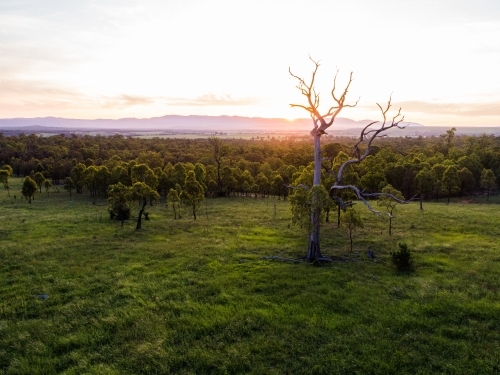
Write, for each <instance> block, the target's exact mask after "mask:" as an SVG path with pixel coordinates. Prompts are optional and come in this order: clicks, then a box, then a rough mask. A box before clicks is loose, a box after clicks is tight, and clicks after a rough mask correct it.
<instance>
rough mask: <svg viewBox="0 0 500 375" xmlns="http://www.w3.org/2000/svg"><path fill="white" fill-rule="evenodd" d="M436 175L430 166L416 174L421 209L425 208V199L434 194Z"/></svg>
mask: <svg viewBox="0 0 500 375" xmlns="http://www.w3.org/2000/svg"><path fill="white" fill-rule="evenodd" d="M436 181H437V179H436V176H435V174H434V173H432V171H431V170H430V169H428V168H423V169H421V170H420V171H419V172H418V173H417V175H416V176H415V183H416V186H417V192H418V193H419V195H420V210H423V209H424V207H423V200H424V198H427V197H428V196H430V195H431V194H432V192H433V191H434V185H435V184H436Z"/></svg>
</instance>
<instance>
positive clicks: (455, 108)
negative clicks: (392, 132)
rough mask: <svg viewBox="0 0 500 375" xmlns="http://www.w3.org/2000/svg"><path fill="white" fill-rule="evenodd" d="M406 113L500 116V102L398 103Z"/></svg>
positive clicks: (414, 101) (415, 101)
mask: <svg viewBox="0 0 500 375" xmlns="http://www.w3.org/2000/svg"><path fill="white" fill-rule="evenodd" d="M398 106H401V108H402V111H403V112H404V113H420V114H434V115H436V114H437V115H447V116H449V115H454V116H463V117H483V116H484V117H491V116H500V101H494V102H470V103H445V102H428V101H417V100H413V101H412V100H410V101H404V102H398Z"/></svg>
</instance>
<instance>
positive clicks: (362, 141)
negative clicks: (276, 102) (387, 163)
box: [289, 57, 406, 262]
mask: <svg viewBox="0 0 500 375" xmlns="http://www.w3.org/2000/svg"><path fill="white" fill-rule="evenodd" d="M309 58H310V60H311V61H312V62H313V64H314V69H313V72H312V75H311V80H310V81H309V83H307V82H306V81H305V80H304V79H303V78H301V77H299V76H297V75H295V74H293V73H292V71H291V69H289V73H290V75H291V76H292V77H293V78H295V79H296V80H297V81H298V84H297V86H296V87H297V89H298V90H299V91H300V93H301V94H302V95H303V96H305V98H306V101H307V103H306V104H305V105H302V104H290V106H291V107H299V108H303V109H305V110H306V111H307V112H308V113H309V115H310V116H311V119H312V120H313V126H314V127H313V129H312V130H311V135H312V136H313V138H314V178H313V185H314V186H318V185H320V183H321V167H322V158H321V136H322V135H323V134H326V130H327V129H328V128H329V127H330V126H331V125H332V124H333V123H334V121H335V118H336V117H337V115H338V114H339V113H340V112H341V111H342V109H343V108H346V107H351V108H352V107H355V106H356V105H357V104H358V102H359V98H358V100H357V101H356V102H355V103H354V104H347V103H346V96H347V92H348V90H349V87H350V85H351V83H352V81H353V78H352V72H351V74H350V75H349V81H348V83H347V85H346V86H345V88H344V90H343V91H342V93H341V95H340V96H338V93H336V90H337V75H338V70H337V72H336V73H335V76H334V79H333V88H332V90H331V96H332V99H333V105H332V106H330V108H329V109H328V110H327V111H326V112H320V109H319V106H320V96H319V93H317V92H316V89H315V79H316V74H317V72H318V68H319V66H320V63H319V61H315V60H313V59H312V58H311V57H309ZM377 105H378V107H379V108H380V110H381V112H382V116H383V122H382V124H380V122H379V121H374V122H372V123H370V124H368V125H367V126H366V127H365V128H363V130H362V131H361V135H360V137H359V140H358V142H357V143H356V144H355V145H354V151H353V155H354V157H353V158H352V159H350V160H348V161H346V162H345V163H343V164H342V165H341V167H340V168H339V170H338V173H337V174H336V176H335V183H334V184H333V186H332V187H331V188H330V196H331V198H332V199H334V200H335V201H336V202H337V204H338V205H339V206H340V208H341V209H346V208H347V206H348V205H349V204H348V203H347V202H344V201H343V200H342V199H341V198H340V197H338V196H336V195H335V194H334V192H335V191H336V190H337V191H340V190H343V189H350V190H352V191H353V192H354V193H355V194H356V196H357V197H358V199H360V200H361V201H362V202H363V203H364V204H365V205H366V206H367V207H368V208H369V209H370V211H372V212H374V213H375V214H377V215H378V214H380V213H381V212H378V211H376V210H374V209H373V208H372V207H371V205H370V204H369V203H368V201H367V199H368V198H369V197H376V196H380V195H386V194H383V193H374V194H373V193H372V194H364V193H363V192H361V191H360V190H359V188H358V187H356V186H353V185H342V178H343V175H344V171H345V169H346V168H347V167H348V166H349V165H351V164H354V163H361V162H362V161H363V160H364V159H365V158H366V157H367V156H368V155H369V154H370V151H371V145H372V142H373V140H374V139H375V138H376V137H378V136H381V135H383V133H384V132H385V131H387V130H388V129H391V128H394V127H398V128H402V127H403V126H401V125H400V123H401V121H403V119H404V116H402V115H401V109H400V110H399V111H398V113H397V114H396V116H394V117H393V118H392V121H387V112H388V111H389V109H390V107H391V98H389V102H388V103H387V107H386V108H385V109H384V108H382V106H380V105H379V104H378V103H377ZM363 147H365V148H364V150H363V149H362V148H363ZM393 198H395V199H396V200H398V199H397V198H396V197H393ZM312 199H313V200H314V197H313V198H312ZM398 201H399V200H398ZM311 203H312V204H311V207H313V208H312V209H311V228H312V230H311V233H310V235H309V245H308V250H307V255H306V258H305V259H306V260H308V261H311V262H314V261H329V259H328V258H325V257H324V256H323V255H322V253H321V249H320V217H321V208H320V207H319V206H318V205H315V204H314V202H311ZM401 203H406V202H404V201H402V202H401ZM351 204H352V203H351ZM385 214H387V213H385Z"/></svg>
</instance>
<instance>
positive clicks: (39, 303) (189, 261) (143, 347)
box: [0, 179, 500, 374]
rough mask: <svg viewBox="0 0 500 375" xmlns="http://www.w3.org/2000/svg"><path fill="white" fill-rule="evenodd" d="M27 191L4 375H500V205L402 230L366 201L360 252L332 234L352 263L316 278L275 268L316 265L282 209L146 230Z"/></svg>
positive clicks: (13, 241) (2, 324)
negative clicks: (404, 257) (408, 260)
mask: <svg viewBox="0 0 500 375" xmlns="http://www.w3.org/2000/svg"><path fill="white" fill-rule="evenodd" d="M20 183H21V180H20V179H12V182H11V187H12V188H11V198H9V197H8V196H7V192H5V191H3V190H2V191H0V297H1V298H0V374H55V373H61V374H169V373H173V374H225V373H227V374H245V373H250V374H431V373H439V374H494V373H500V354H499V353H500V299H499V297H500V293H499V291H500V244H499V241H498V238H499V235H500V211H499V208H500V206H499V205H498V204H497V203H490V204H486V202H485V201H480V202H483V203H481V204H462V203H459V202H455V203H452V204H450V205H446V204H445V203H444V202H443V203H427V204H425V203H424V211H420V210H419V209H418V204H417V203H415V204H413V203H412V204H410V205H406V206H399V207H398V208H397V212H396V215H397V218H396V219H395V220H394V221H393V235H392V236H391V237H389V236H388V234H387V233H388V230H387V221H386V220H385V219H377V218H376V217H375V216H373V215H372V214H370V213H369V212H368V211H367V210H365V209H364V208H363V207H362V206H361V204H358V205H356V209H358V210H359V211H360V212H361V214H362V217H363V219H364V222H365V228H364V229H361V230H359V231H358V232H357V233H356V235H355V238H354V240H355V250H354V252H353V253H350V252H349V251H348V250H347V249H348V240H347V235H346V233H345V232H344V231H343V230H340V229H337V228H335V227H334V226H333V225H331V224H330V225H325V227H324V228H323V232H322V236H323V237H322V249H323V251H324V253H325V255H327V256H337V257H339V258H340V257H342V258H343V259H346V260H349V261H335V262H333V263H332V264H329V265H325V266H322V267H314V266H311V265H309V264H306V263H298V264H295V263H288V262H286V263H283V262H279V261H272V260H268V259H260V258H261V257H263V256H272V255H278V254H281V255H282V256H283V257H290V258H297V257H299V256H301V255H305V252H306V246H307V238H306V235H305V233H304V231H303V230H301V229H300V228H297V227H293V226H290V225H289V223H290V210H289V206H288V202H283V201H282V200H276V199H261V198H258V199H249V198H245V199H243V198H220V199H207V200H206V204H205V202H204V203H203V206H202V209H201V210H200V213H199V216H198V220H197V221H193V220H192V219H191V218H190V217H189V215H188V213H187V212H186V213H185V215H184V217H183V219H180V220H173V213H172V211H171V209H169V208H167V207H165V205H164V204H161V205H156V206H154V207H148V211H149V212H150V217H151V219H152V220H151V221H146V222H144V223H143V229H142V230H140V231H135V229H134V228H135V225H134V223H133V222H129V223H126V224H125V226H124V227H123V228H122V227H121V226H120V224H119V222H116V221H110V220H109V215H108V213H107V208H106V202H105V200H97V201H96V202H95V204H93V202H92V201H91V200H90V199H89V198H88V197H87V196H77V195H75V194H74V197H73V198H70V197H69V195H68V193H67V192H64V191H62V188H61V187H59V189H60V190H61V192H60V193H57V194H56V193H52V194H51V196H50V197H47V195H46V194H45V193H43V194H38V195H37V196H36V198H35V200H34V202H33V204H31V205H29V204H28V202H27V201H25V200H24V199H20V196H21V194H20V192H19V191H20ZM14 194H15V195H16V196H17V198H16V199H14V198H13V195H14ZM401 241H405V242H406V243H407V244H408V245H409V248H410V249H411V250H412V251H413V252H414V258H415V260H414V262H415V272H413V273H411V274H399V273H398V272H396V270H395V269H394V267H393V266H392V265H391V262H390V255H389V252H390V251H394V250H396V249H397V244H398V242H401ZM368 247H370V248H372V249H374V252H375V255H376V259H375V261H371V260H369V259H368V258H367V257H366V256H365V253H366V250H367V248H368Z"/></svg>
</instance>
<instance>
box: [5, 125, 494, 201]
mask: <svg viewBox="0 0 500 375" xmlns="http://www.w3.org/2000/svg"><path fill="white" fill-rule="evenodd" d="M324 138H325V139H324V140H325V141H326V142H324V144H323V146H322V151H321V153H322V156H323V157H324V160H323V167H324V168H323V171H322V175H323V179H322V184H324V185H325V187H326V188H327V189H328V188H329V187H330V186H331V185H332V177H331V173H329V171H330V172H335V168H338V166H339V165H340V164H341V163H342V162H344V161H345V160H347V159H349V158H351V157H352V154H353V148H352V146H353V144H355V143H356V139H355V138H337V137H331V136H326V137H324ZM371 151H372V152H371V154H370V155H369V156H368V157H367V158H366V159H365V160H364V161H363V162H362V163H357V164H351V165H349V167H348V170H347V171H346V176H347V177H346V178H347V179H348V180H349V181H350V183H352V184H353V185H356V186H359V187H360V189H362V190H363V191H365V192H368V193H372V192H377V191H380V190H382V189H383V188H384V187H386V186H387V185H391V186H392V187H393V188H394V189H396V190H398V191H400V192H401V194H402V195H403V196H404V198H405V199H407V200H408V199H412V198H413V199H417V198H418V199H421V200H422V201H426V200H427V201H428V200H434V201H439V200H443V199H444V200H446V201H447V202H449V201H450V199H452V198H460V199H462V198H464V199H466V198H467V197H472V196H478V195H482V196H485V197H489V195H490V194H492V193H494V192H495V191H496V190H495V188H496V187H497V186H498V185H499V183H500V137H495V136H492V135H487V134H483V135H479V136H455V129H454V128H452V129H450V130H448V131H447V132H446V133H445V134H442V135H441V136H439V137H431V138H423V137H419V138H409V137H405V138H399V137H390V138H389V137H387V138H379V139H377V140H376V141H375V142H374V144H373V146H372V150H371ZM312 162H313V146H312V144H311V141H310V137H286V138H284V139H279V140H276V139H274V138H265V137H262V138H258V139H256V140H244V139H219V138H217V137H211V138H208V139H163V138H152V139H140V138H133V137H123V136H120V135H114V136H111V137H103V136H95V137H92V136H83V137H80V136H74V135H71V136H66V135H64V134H61V135H57V136H51V137H38V136H36V135H23V134H20V135H18V136H11V137H5V136H3V135H2V134H1V133H0V169H1V170H2V173H1V174H0V177H1V181H2V183H3V187H4V189H5V190H7V191H10V189H9V178H10V176H15V177H29V178H30V179H31V180H33V181H34V183H35V184H36V187H37V189H31V190H30V193H28V192H26V193H23V194H20V192H16V191H12V192H10V193H9V194H13V195H16V196H18V197H19V198H20V197H21V196H22V195H24V196H25V198H26V199H30V198H33V199H36V198H35V194H37V193H38V194H41V193H45V194H47V195H50V194H51V193H53V192H55V191H59V192H62V191H64V190H65V191H66V193H67V194H69V195H71V194H84V195H87V196H89V197H90V198H96V197H101V198H108V197H109V196H108V195H109V194H110V191H111V190H110V187H111V186H113V185H116V184H118V183H121V184H122V185H125V186H128V187H132V185H133V184H135V183H137V182H140V183H143V184H144V185H147V187H149V188H150V189H151V190H152V192H151V193H150V194H151V202H152V201H153V198H154V199H162V200H163V202H164V201H165V200H168V194H169V192H170V190H171V189H173V190H175V191H176V192H177V193H178V195H180V194H181V193H182V192H183V191H185V188H186V177H187V176H188V175H189V172H194V179H195V182H197V183H199V184H200V186H201V188H202V191H200V194H201V195H202V196H203V197H205V196H206V197H214V196H226V197H231V196H253V197H258V196H259V197H265V196H275V197H277V198H278V199H281V198H283V199H286V198H287V197H288V196H289V195H290V194H291V195H294V194H296V193H295V192H294V190H293V189H290V188H289V187H293V186H296V185H298V184H300V183H304V182H307V180H308V178H309V179H312V175H311V168H312V167H313V166H312V164H311V163H312ZM154 192H156V193H157V195H155V194H154ZM199 199H201V198H199ZM199 199H198V200H199ZM487 199H488V198H487ZM151 202H150V203H151Z"/></svg>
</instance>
